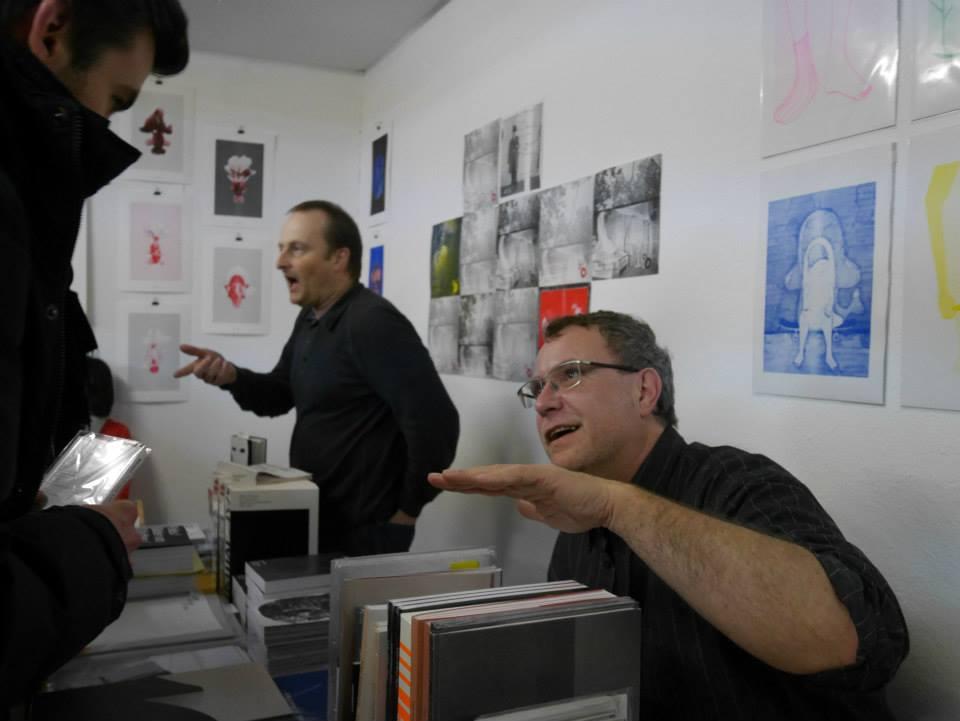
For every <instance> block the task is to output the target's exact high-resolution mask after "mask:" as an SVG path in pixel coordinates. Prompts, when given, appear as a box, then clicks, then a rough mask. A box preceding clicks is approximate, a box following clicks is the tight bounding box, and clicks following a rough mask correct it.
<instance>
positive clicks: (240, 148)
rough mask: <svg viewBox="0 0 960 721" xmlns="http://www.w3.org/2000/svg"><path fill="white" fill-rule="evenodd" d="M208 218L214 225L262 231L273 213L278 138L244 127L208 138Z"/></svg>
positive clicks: (222, 130)
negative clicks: (261, 228) (265, 221)
mask: <svg viewBox="0 0 960 721" xmlns="http://www.w3.org/2000/svg"><path fill="white" fill-rule="evenodd" d="M205 142H206V144H207V145H206V149H207V151H208V165H207V173H208V175H207V179H206V182H207V183H209V185H208V186H207V187H208V189H209V190H210V191H211V192H210V194H209V196H208V198H207V200H206V213H207V214H206V218H207V220H208V222H209V223H211V224H213V225H226V226H230V227H239V228H257V227H261V226H262V225H263V223H264V219H265V218H267V217H269V216H270V214H271V213H272V210H271V208H272V200H273V192H272V191H273V184H274V177H273V174H274V172H275V168H274V158H275V151H276V136H275V135H273V134H271V133H263V132H254V131H251V130H249V129H246V128H243V127H233V128H230V127H221V128H216V129H212V130H210V131H208V132H207V133H206V134H205Z"/></svg>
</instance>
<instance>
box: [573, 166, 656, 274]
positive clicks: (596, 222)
mask: <svg viewBox="0 0 960 721" xmlns="http://www.w3.org/2000/svg"><path fill="white" fill-rule="evenodd" d="M662 165H663V163H662V159H661V156H659V155H655V156H653V157H651V158H644V159H643V160H635V161H634V162H632V163H627V164H625V165H618V166H617V167H615V168H608V169H607V170H604V171H602V172H600V173H597V175H596V178H595V179H594V186H593V197H594V217H593V228H594V233H593V238H594V244H593V247H592V249H591V252H590V275H591V277H592V278H593V280H602V279H607V278H630V277H633V276H638V275H653V274H655V273H658V272H659V270H660V175H661V168H662Z"/></svg>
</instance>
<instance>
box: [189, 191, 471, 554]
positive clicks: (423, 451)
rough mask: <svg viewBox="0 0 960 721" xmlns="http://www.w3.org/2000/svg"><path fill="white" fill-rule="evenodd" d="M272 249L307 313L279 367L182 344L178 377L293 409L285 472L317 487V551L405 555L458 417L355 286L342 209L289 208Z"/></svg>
mask: <svg viewBox="0 0 960 721" xmlns="http://www.w3.org/2000/svg"><path fill="white" fill-rule="evenodd" d="M279 250H280V254H279V257H278V258H277V268H278V269H279V270H280V271H281V272H282V273H283V276H284V278H285V280H286V282H287V285H288V288H289V293H290V300H291V302H293V303H295V304H297V305H299V306H301V307H302V309H303V310H302V311H301V312H300V315H299V316H298V317H297V320H296V323H295V324H294V327H293V333H292V334H291V336H290V339H289V340H288V341H287V344H286V345H285V346H284V349H283V353H282V354H281V356H280V360H279V362H278V363H277V365H276V367H275V368H274V369H273V370H272V371H270V372H269V373H255V372H254V371H251V370H247V369H245V368H237V367H236V366H234V365H233V364H232V363H229V362H228V361H226V360H225V359H224V358H223V356H221V355H220V354H219V353H216V352H215V351H212V350H209V349H206V348H196V347H194V346H189V345H185V346H182V348H181V349H182V350H183V352H184V353H188V354H191V355H194V356H196V357H197V360H195V361H192V362H191V363H190V364H188V365H187V366H184V367H183V368H181V369H180V370H178V371H177V373H176V375H177V376H178V377H180V376H185V375H188V374H190V373H192V374H194V375H195V376H197V377H198V378H201V379H202V380H204V381H206V382H207V383H211V384H213V385H217V386H221V387H223V388H225V389H226V390H228V391H230V393H231V394H232V395H233V397H234V400H236V401H237V403H238V404H239V405H240V407H241V408H243V409H244V410H250V411H253V412H254V413H256V414H257V415H265V416H277V415H281V414H284V413H287V412H288V411H289V410H290V409H291V408H296V410H297V422H296V425H295V426H294V430H293V437H292V438H291V440H290V464H291V465H292V466H294V467H297V468H302V469H303V470H305V471H309V472H310V473H312V474H313V480H314V481H315V482H316V483H317V485H318V486H319V488H320V534H319V550H320V551H323V552H327V551H341V552H344V553H347V554H351V555H360V554H368V553H388V552H399V551H406V550H407V549H408V548H409V547H410V543H411V542H412V540H413V532H414V523H415V522H416V517H417V516H418V515H419V514H420V511H421V509H422V508H423V506H424V505H425V504H426V503H427V502H428V501H430V500H432V499H433V498H434V497H435V496H436V494H437V490H436V489H435V488H433V487H432V486H430V485H429V484H428V483H427V481H426V478H427V473H428V472H429V471H430V470H431V469H434V468H442V467H444V466H446V465H448V464H449V463H450V462H451V461H452V460H453V456H454V454H455V452H456V447H457V438H458V436H459V432H460V431H459V429H460V423H459V416H458V414H457V410H456V408H454V406H453V403H452V402H451V401H450V398H449V396H448V395H447V392H446V390H445V389H444V387H443V384H442V383H441V381H440V377H439V376H438V375H437V371H436V369H435V368H434V366H433V362H432V361H431V360H430V356H429V354H428V353H427V350H426V348H424V346H423V343H421V342H420V338H419V336H418V335H417V332H416V330H415V329H414V328H413V326H412V325H411V324H410V321H408V320H407V319H406V318H405V317H404V316H403V315H402V314H401V313H400V311H398V310H397V309H396V308H395V307H394V306H393V305H392V304H391V303H390V302H389V301H387V300H385V299H384V298H381V297H380V296H378V295H377V294H375V293H372V292H371V291H369V290H367V289H366V288H364V287H363V286H362V285H360V283H359V278H360V259H361V255H362V245H361V240H360V232H359V230H358V229H357V226H356V224H355V223H354V221H353V219H352V218H351V217H350V216H349V215H348V214H347V213H346V212H344V210H343V209H342V208H340V207H339V206H337V205H335V204H333V203H330V202H327V201H306V202H303V203H300V204H299V205H297V206H295V207H294V208H293V209H291V210H290V212H289V213H288V216H287V220H286V222H285V223H284V226H283V231H282V233H281V238H280V244H279Z"/></svg>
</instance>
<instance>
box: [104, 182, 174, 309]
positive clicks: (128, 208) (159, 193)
mask: <svg viewBox="0 0 960 721" xmlns="http://www.w3.org/2000/svg"><path fill="white" fill-rule="evenodd" d="M116 197H117V212H118V216H117V225H116V228H117V232H118V233H119V236H120V237H119V238H118V243H117V248H118V253H117V261H118V263H119V267H118V271H119V273H118V277H119V283H118V285H119V287H120V289H121V290H129V291H141V292H153V293H182V292H185V291H187V290H189V282H190V277H189V275H190V267H191V248H190V243H189V240H188V236H187V232H188V228H190V227H191V224H190V222H189V221H190V213H189V204H188V202H187V200H186V197H185V195H184V191H183V186H179V185H166V184H160V183H154V184H151V185H146V184H142V183H137V184H132V183H126V184H122V185H120V186H118V188H117V190H116Z"/></svg>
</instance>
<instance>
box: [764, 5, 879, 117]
mask: <svg viewBox="0 0 960 721" xmlns="http://www.w3.org/2000/svg"><path fill="white" fill-rule="evenodd" d="M809 2H810V0H784V3H785V4H786V6H787V20H788V24H789V27H790V39H791V42H792V44H793V63H794V76H793V84H792V85H791V86H790V90H789V91H788V92H787V95H786V97H785V98H784V99H783V100H782V101H781V103H780V104H779V105H778V106H777V107H776V109H775V110H774V111H773V118H774V120H775V121H776V122H778V123H780V124H781V125H786V124H787V123H791V122H793V121H794V120H796V119H797V118H799V117H800V116H801V115H802V114H803V111H804V110H805V109H806V108H807V106H808V105H810V103H811V102H813V100H814V98H816V96H817V94H818V92H819V91H820V89H821V84H822V87H823V90H824V92H826V93H827V94H828V95H838V96H841V97H844V98H846V99H847V100H850V101H853V102H857V101H860V100H863V99H865V98H866V97H867V96H869V95H870V92H871V91H872V90H873V85H871V84H870V83H869V82H868V81H867V79H866V78H864V76H863V75H862V74H861V72H860V71H859V70H857V68H856V67H855V64H854V63H853V62H852V61H851V59H850V49H849V36H850V27H849V25H850V8H851V5H852V4H853V0H831V2H830V6H831V10H830V12H831V18H830V37H829V38H828V40H829V44H828V48H829V49H828V51H827V53H826V56H825V58H824V59H823V60H822V61H821V62H820V72H819V73H818V71H817V62H816V60H815V58H814V51H813V47H812V45H811V37H810V30H809V23H808V12H809Z"/></svg>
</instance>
